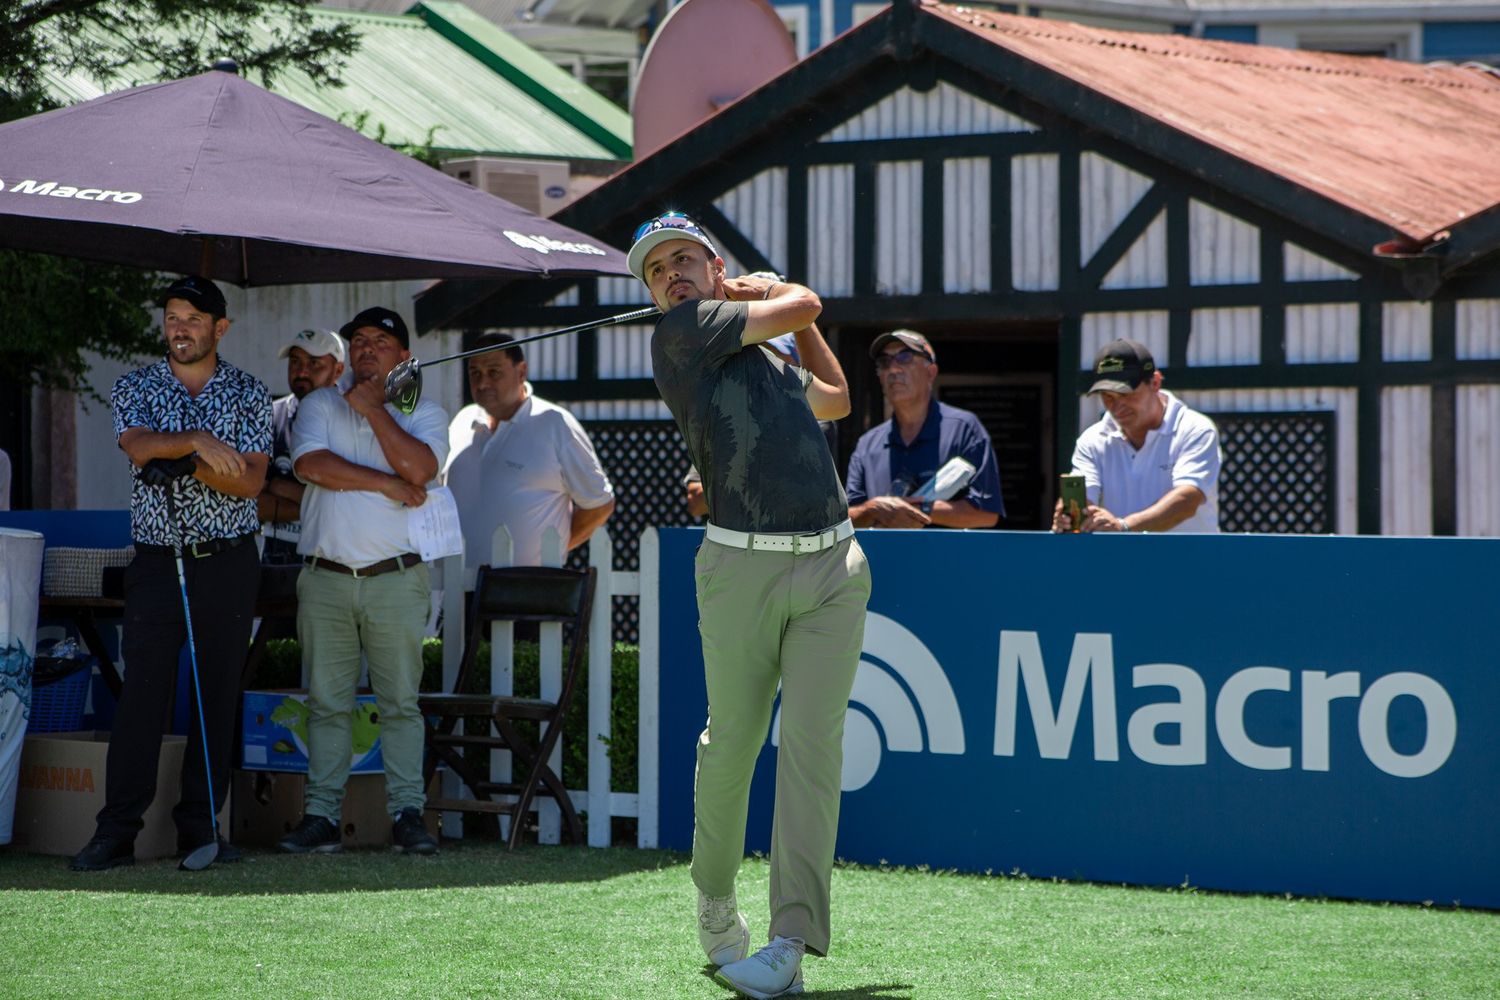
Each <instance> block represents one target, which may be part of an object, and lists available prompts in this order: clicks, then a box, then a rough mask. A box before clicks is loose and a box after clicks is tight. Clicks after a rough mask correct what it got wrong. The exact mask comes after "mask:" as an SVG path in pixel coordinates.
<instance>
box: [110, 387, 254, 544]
mask: <svg viewBox="0 0 1500 1000" xmlns="http://www.w3.org/2000/svg"><path fill="white" fill-rule="evenodd" d="M109 402H110V406H111V407H113V409H114V415H115V438H116V439H117V440H118V438H119V437H120V435H121V434H123V433H125V431H127V430H129V429H130V428H132V427H142V428H145V429H146V430H148V431H159V432H163V433H176V432H179V431H198V430H204V431H208V432H209V433H210V434H212V435H213V436H214V437H216V438H218V439H219V440H220V441H222V442H224V443H225V444H226V445H228V446H229V447H231V448H233V449H234V450H235V451H238V452H243V453H259V454H262V455H269V454H270V451H271V393H270V392H269V391H268V390H267V389H266V384H265V383H264V382H262V381H261V380H260V379H258V378H256V377H255V376H254V375H250V374H248V373H247V372H243V371H241V370H240V369H238V368H236V367H235V366H234V365H231V364H230V363H229V362H227V361H225V360H224V359H223V358H220V359H219V360H218V366H217V367H216V368H215V369H214V373H213V376H212V377H211V378H210V379H209V380H208V382H207V383H206V384H204V386H203V389H202V391H201V392H199V393H198V395H197V396H190V395H188V391H187V387H186V386H184V385H183V384H182V383H181V382H180V381H178V379H177V376H176V375H174V374H172V366H171V365H170V364H169V363H168V362H167V361H166V360H165V359H163V360H161V361H158V362H157V363H156V364H154V365H147V366H146V367H145V368H137V369H136V370H135V371H133V372H127V373H126V374H124V375H122V376H120V378H119V380H118V381H116V382H115V387H114V390H113V391H112V392H111V393H110V400H109ZM138 472H139V470H137V469H136V468H135V466H134V465H133V464H132V465H131V473H132V475H135V476H136V478H135V480H134V482H133V483H132V484H131V487H130V537H131V538H133V539H135V540H136V541H137V542H143V543H145V544H147V545H177V544H178V542H179V538H178V531H179V527H180V528H181V529H182V530H183V531H184V532H185V534H184V537H183V538H182V539H181V541H183V542H185V543H189V544H191V543H193V542H206V541H210V540H212V539H215V538H235V537H238V536H240V535H247V534H250V533H251V532H253V531H256V530H257V529H258V528H259V527H260V524H259V523H258V522H257V521H256V519H255V498H254V497H236V496H230V495H229V494H228V493H220V492H219V491H218V490H216V489H214V488H213V487H212V486H208V485H206V484H205V483H204V482H203V481H202V480H200V479H197V478H195V477H192V476H185V477H183V478H182V479H180V480H178V481H177V482H176V483H175V484H174V487H171V488H175V489H176V491H177V493H176V498H177V499H176V505H177V523H176V524H173V523H172V519H171V518H169V517H168V516H167V495H166V489H167V488H165V487H161V486H147V485H146V484H145V483H143V482H141V480H140V478H139V476H138Z"/></svg>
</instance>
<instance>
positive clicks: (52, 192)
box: [0, 179, 142, 205]
mask: <svg viewBox="0 0 1500 1000" xmlns="http://www.w3.org/2000/svg"><path fill="white" fill-rule="evenodd" d="M0 193H5V194H34V195H42V196H44V197H49V198H75V199H77V200H79V201H113V202H118V203H120V204H121V205H133V204H135V203H136V202H138V201H140V200H141V197H142V196H141V193H140V192H139V191H113V190H110V189H109V188H97V187H81V188H80V187H73V186H71V185H68V184H59V183H58V182H57V181H36V180H31V179H27V180H21V181H12V182H11V183H10V184H9V185H7V184H6V183H5V181H4V180H3V179H0Z"/></svg>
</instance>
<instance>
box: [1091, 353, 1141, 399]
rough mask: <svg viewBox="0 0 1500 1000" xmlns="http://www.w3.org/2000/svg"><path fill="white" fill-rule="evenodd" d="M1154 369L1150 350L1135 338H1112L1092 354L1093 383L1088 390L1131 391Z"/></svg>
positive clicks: (1093, 391)
mask: <svg viewBox="0 0 1500 1000" xmlns="http://www.w3.org/2000/svg"><path fill="white" fill-rule="evenodd" d="M1155 371H1156V360H1155V359H1154V358H1152V357H1151V351H1150V349H1149V348H1147V347H1146V345H1145V344H1143V343H1141V342H1140V341H1138V340H1113V341H1110V342H1109V343H1108V344H1105V345H1104V346H1103V347H1101V348H1099V353H1098V354H1096V355H1094V384H1093V385H1091V386H1089V393H1090V395H1092V394H1093V393H1096V392H1132V391H1134V390H1135V388H1136V387H1137V386H1138V385H1140V384H1141V383H1142V382H1144V381H1146V379H1148V378H1150V377H1151V375H1152V373H1153V372H1155Z"/></svg>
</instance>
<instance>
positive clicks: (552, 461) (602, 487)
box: [444, 333, 615, 580]
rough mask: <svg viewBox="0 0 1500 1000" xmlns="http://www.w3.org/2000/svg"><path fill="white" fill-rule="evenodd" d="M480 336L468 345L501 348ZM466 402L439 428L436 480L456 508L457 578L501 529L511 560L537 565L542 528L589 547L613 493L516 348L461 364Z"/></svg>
mask: <svg viewBox="0 0 1500 1000" xmlns="http://www.w3.org/2000/svg"><path fill="white" fill-rule="evenodd" d="M512 339H513V338H511V337H509V336H506V335H505V334H503V333H491V334H485V335H484V336H482V337H480V338H479V339H478V340H476V341H475V346H476V347H484V346H486V345H490V344H506V343H510V341H511V340H512ZM468 365H469V369H468V370H469V391H470V393H471V394H472V395H473V397H474V403H473V404H472V405H470V406H466V407H464V408H463V409H462V410H459V411H458V415H457V416H456V417H454V418H453V423H452V424H451V425H450V426H449V428H448V453H449V456H450V457H449V459H448V466H447V469H446V470H445V474H444V475H445V482H446V484H447V486H448V488H449V489H450V490H452V491H453V499H454V501H455V503H456V504H457V505H458V520H459V523H460V525H461V526H462V527H463V533H464V564H465V571H466V576H467V577H468V578H469V579H470V580H472V578H473V573H474V571H475V570H476V569H478V568H479V567H480V566H483V565H485V564H487V563H489V562H490V553H491V550H492V538H493V537H494V534H495V529H496V528H498V527H499V526H500V525H502V524H503V525H505V527H506V528H507V529H508V530H509V531H510V537H511V540H512V542H513V543H514V557H513V559H512V564H513V565H516V566H539V565H541V561H542V552H541V545H542V532H543V531H544V530H546V529H547V528H548V527H553V528H556V529H557V533H558V536H559V537H560V538H561V539H562V541H563V545H564V546H565V550H564V553H563V555H564V556H565V555H566V552H567V551H570V550H572V549H574V548H576V547H577V546H579V545H582V544H583V543H584V542H586V541H588V539H589V536H590V535H592V534H593V533H594V531H595V529H597V528H598V527H599V526H600V525H601V524H603V523H604V522H605V521H606V520H607V519H608V518H609V515H610V513H611V512H612V511H613V510H614V509H615V494H614V489H613V488H612V487H611V486H610V483H609V477H608V476H607V475H605V472H604V469H603V467H601V466H600V464H599V456H598V455H596V454H595V453H594V445H593V442H591V441H590V440H589V436H588V433H587V432H586V431H584V429H583V427H582V426H581V425H580V424H579V423H578V421H577V419H575V418H574V416H573V415H572V414H571V413H569V412H568V411H567V410H564V409H563V408H562V407H560V406H557V405H556V404H554V403H549V402H548V401H547V400H545V399H541V398H540V397H538V396H537V395H536V394H535V393H533V392H532V389H531V384H530V383H529V382H527V381H526V377H527V367H526V355H525V354H524V353H523V352H522V350H521V348H519V347H511V348H506V349H504V350H497V351H491V352H489V353H487V354H480V355H478V356H476V357H472V358H470V359H469V362H468Z"/></svg>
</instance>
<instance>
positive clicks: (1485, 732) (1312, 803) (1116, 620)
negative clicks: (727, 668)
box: [659, 529, 1500, 906]
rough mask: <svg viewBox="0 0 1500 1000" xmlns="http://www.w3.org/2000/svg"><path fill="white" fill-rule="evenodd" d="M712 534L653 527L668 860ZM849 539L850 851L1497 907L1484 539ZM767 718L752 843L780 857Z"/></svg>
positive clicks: (1499, 712)
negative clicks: (862, 562)
mask: <svg viewBox="0 0 1500 1000" xmlns="http://www.w3.org/2000/svg"><path fill="white" fill-rule="evenodd" d="M700 538H701V533H700V532H697V531H694V530H691V529H680V530H679V529H669V530H664V531H662V532H661V539H662V547H661V553H662V555H661V559H662V563H661V567H660V581H661V583H660V586H661V609H662V610H661V645H662V654H661V665H660V669H661V672H662V677H661V684H660V689H661V691H662V696H661V697H662V705H661V719H662V728H661V746H660V754H661V782H662V785H661V789H660V801H661V814H660V817H659V820H660V837H661V843H662V845H663V846H667V847H678V848H682V849H690V847H691V842H692V775H693V760H694V746H695V741H696V737H697V735H698V732H699V731H700V730H701V729H702V727H703V722H704V718H705V716H706V708H705V704H706V696H705V694H704V688H703V680H702V659H701V652H700V651H699V649H698V648H697V634H696V607H695V605H694V597H693V588H692V565H691V563H692V553H693V550H694V549H695V548H696V545H697V544H698V541H699V539H700ZM859 540H860V543H861V544H862V545H863V546H864V549H865V552H866V554H867V555H868V556H869V559H870V564H871V569H872V572H873V574H874V591H873V596H872V598H871V602H870V613H869V615H868V617H867V621H866V628H865V638H864V647H863V652H862V654H861V658H860V663H859V667H858V671H857V673H856V677H855V683H854V688H853V691H852V693H851V696H850V705H849V710H848V713H847V716H846V722H845V729H844V765H843V788H844V792H845V794H844V799H843V804H842V818H841V823H840V835H839V845H838V853H839V855H840V856H842V857H846V858H849V859H852V860H860V861H867V862H877V861H881V860H887V861H890V862H892V863H899V864H929V865H933V866H937V867H957V868H960V869H965V870H979V871H983V870H994V871H1007V872H1008V871H1016V870H1019V871H1024V872H1027V873H1028V874H1031V875H1035V876H1060V877H1068V878H1084V879H1095V880H1100V881H1112V882H1135V883H1142V884H1161V885H1179V884H1182V883H1183V882H1185V881H1186V882H1189V883H1191V884H1194V885H1201V886H1205V887H1211V888H1224V889H1239V890H1250V891H1264V892H1296V893H1305V894H1324V895H1330V896H1349V897H1364V898H1380V899H1400V900H1435V901H1439V902H1448V903H1451V902H1455V901H1457V902H1461V903H1464V904H1466V905H1478V906H1500V852H1496V851H1495V850H1494V848H1493V835H1492V831H1493V830H1494V829H1495V828H1496V827H1497V825H1500V804H1497V803H1500V796H1495V795H1493V794H1492V793H1491V792H1490V791H1487V790H1488V789H1492V787H1493V776H1494V775H1495V774H1497V773H1500V727H1497V726H1495V725H1494V724H1493V722H1492V720H1494V719H1496V718H1500V663H1497V662H1496V660H1497V658H1500V657H1497V654H1496V653H1495V652H1494V651H1493V650H1492V649H1491V648H1490V643H1489V642H1488V640H1487V637H1486V635H1485V634H1484V633H1485V630H1484V629H1481V628H1476V627H1475V624H1476V623H1477V622H1481V621H1485V620H1488V619H1489V617H1491V615H1490V613H1489V612H1488V611H1487V610H1486V608H1485V607H1484V604H1485V602H1484V600H1483V595H1484V594H1485V593H1487V590H1486V587H1485V583H1484V580H1485V573H1486V572H1487V570H1486V566H1487V565H1492V564H1493V562H1494V560H1495V558H1496V557H1497V556H1500V542H1497V541H1493V540H1486V539H1395V538H1326V537H1325V538H1291V537H1262V536H1170V535H1166V536H1145V537H1142V536H1125V537H1111V538H1106V537H1103V536H1101V537H1099V538H1092V537H1076V536H1067V537H1060V536H1051V535H1040V534H1031V533H1010V532H972V533H957V532H931V531H928V532H916V531H912V532H905V531H885V532H879V531H861V532H860V533H859ZM1122 567H1123V569H1122ZM779 722H780V712H779V708H778V711H777V712H776V713H775V714H774V716H773V719H772V724H771V728H770V731H769V733H768V739H767V745H766V748H765V750H764V752H763V753H762V755H761V758H760V761H759V762H758V764H757V773H756V778H755V783H754V786H753V787H752V792H751V796H752V802H751V823H750V830H749V835H748V841H747V843H748V847H749V848H750V849H758V850H766V849H768V848H769V844H770V814H771V808H772V801H773V784H774V772H775V755H776V752H777V746H778V744H779Z"/></svg>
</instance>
